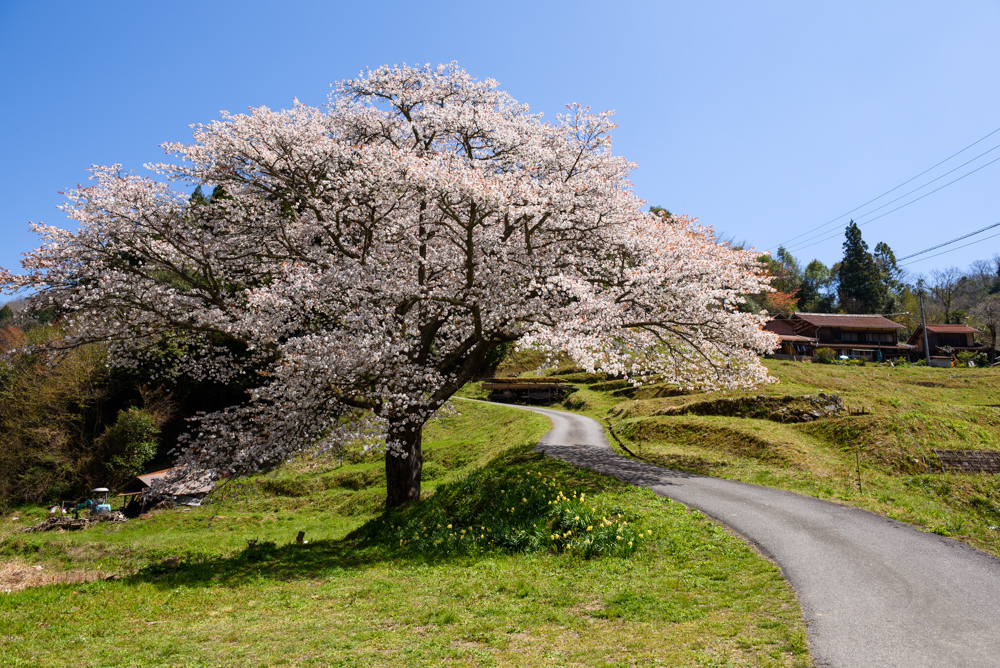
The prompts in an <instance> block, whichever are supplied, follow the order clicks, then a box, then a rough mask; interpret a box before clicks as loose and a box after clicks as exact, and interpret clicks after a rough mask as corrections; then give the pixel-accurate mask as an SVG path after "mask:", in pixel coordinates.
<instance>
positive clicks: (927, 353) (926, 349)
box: [919, 281, 931, 367]
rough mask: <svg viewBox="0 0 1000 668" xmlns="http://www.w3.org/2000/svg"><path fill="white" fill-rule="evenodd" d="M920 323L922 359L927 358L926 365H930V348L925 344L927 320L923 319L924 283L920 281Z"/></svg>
mask: <svg viewBox="0 0 1000 668" xmlns="http://www.w3.org/2000/svg"><path fill="white" fill-rule="evenodd" d="M919 294H920V325H921V329H922V330H923V333H924V359H925V360H927V366H928V367H930V365H931V349H930V346H928V345H927V320H925V319H924V283H923V281H920V292H919Z"/></svg>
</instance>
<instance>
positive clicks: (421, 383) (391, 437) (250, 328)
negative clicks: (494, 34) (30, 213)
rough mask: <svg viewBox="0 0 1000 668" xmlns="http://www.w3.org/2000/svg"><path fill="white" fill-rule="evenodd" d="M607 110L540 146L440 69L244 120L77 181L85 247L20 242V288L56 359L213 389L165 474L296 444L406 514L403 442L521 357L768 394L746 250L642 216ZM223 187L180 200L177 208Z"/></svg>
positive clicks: (9, 279) (522, 120) (392, 76)
mask: <svg viewBox="0 0 1000 668" xmlns="http://www.w3.org/2000/svg"><path fill="white" fill-rule="evenodd" d="M614 127H615V126H614V124H613V123H612V120H611V114H610V113H599V114H592V113H590V112H589V111H588V110H587V109H585V108H582V107H579V106H571V107H569V108H568V111H567V113H566V114H563V115H560V116H559V117H558V118H557V120H556V122H555V123H547V122H544V121H543V120H542V118H541V117H540V116H539V115H535V114H532V113H530V111H529V109H528V107H526V106H525V105H522V104H519V103H518V102H516V101H515V100H513V99H512V98H511V97H510V96H509V95H507V94H506V93H504V92H502V91H500V90H499V89H498V85H497V83H496V82H495V81H493V80H491V79H486V80H483V81H479V80H476V79H475V78H473V77H472V76H470V75H469V74H467V73H466V72H465V71H464V70H462V69H460V68H458V67H457V66H456V65H454V64H451V65H442V66H438V67H430V66H423V67H407V66H402V67H381V68H378V69H376V70H372V71H367V72H365V73H363V74H362V75H361V76H360V77H359V78H357V79H353V80H349V81H344V82H342V83H340V84H338V85H337V86H336V87H335V88H334V90H333V92H332V93H331V95H330V97H329V100H328V102H327V104H326V105H325V106H323V107H320V108H315V107H309V106H306V105H303V104H300V103H298V102H296V103H295V104H294V105H293V107H292V108H291V109H287V110H281V111H272V110H270V109H267V108H264V107H261V108H257V109H251V110H250V111H249V112H248V113H246V114H223V116H222V118H221V120H218V121H215V122H213V123H209V124H207V125H198V126H195V129H194V141H193V143H191V144H165V145H164V146H165V148H166V149H167V151H168V153H170V154H173V155H175V156H176V157H177V158H178V160H176V161H174V162H170V163H163V164H158V165H152V166H150V168H151V169H152V170H153V171H154V173H155V178H145V177H140V176H136V175H134V174H132V173H126V172H123V171H121V168H120V166H118V165H113V166H110V167H94V168H93V179H94V181H95V184H94V185H92V186H89V187H81V188H78V189H76V190H73V191H71V192H69V193H68V195H67V203H66V205H65V207H64V208H65V210H66V211H67V212H68V213H69V215H70V217H71V218H73V219H75V220H76V221H78V223H79V229H78V230H76V231H67V230H62V229H59V228H55V227H50V226H45V225H35V226H34V229H35V230H36V231H37V232H38V233H39V235H40V236H41V237H42V241H43V245H42V246H41V247H40V248H39V249H37V250H36V251H34V252H33V253H30V254H28V255H27V257H26V259H25V260H24V261H23V263H22V264H23V266H24V268H25V270H26V273H25V274H23V275H14V274H11V273H9V272H3V273H2V274H0V282H2V283H3V284H5V285H6V287H7V288H8V289H9V290H17V289H22V288H30V289H33V290H35V291H36V292H37V294H38V298H37V299H36V300H35V302H36V303H37V304H39V305H44V304H56V305H59V306H60V307H61V308H62V309H63V311H64V312H66V313H68V315H67V316H66V318H65V325H66V327H67V329H68V331H69V332H70V338H69V339H68V340H67V344H69V345H74V344H76V343H79V342H84V341H89V340H103V341H109V342H111V345H112V347H113V359H114V360H115V363H118V364H136V363H139V362H143V363H145V364H154V363H160V364H161V365H162V368H163V372H164V373H168V372H169V373H184V374H188V375H190V376H192V377H195V378H209V379H215V380H218V381H222V382H226V381H229V380H232V379H234V378H236V377H238V376H241V375H243V376H245V375H246V374H255V378H256V385H257V386H256V389H255V390H253V391H252V392H251V393H250V396H248V398H247V402H246V403H245V404H244V405H242V406H235V407H232V408H230V409H228V410H225V411H222V412H219V413H215V414H211V415H201V416H198V417H197V418H196V419H195V420H194V422H193V424H192V429H191V432H190V433H189V434H188V436H186V437H185V438H184V439H183V443H182V445H183V453H182V456H181V463H185V464H188V465H191V466H198V467H205V466H208V467H211V468H213V469H215V470H216V471H217V472H219V473H220V474H227V475H239V474H245V473H250V472H254V471H258V470H262V469H265V468H268V467H272V466H274V465H275V464H276V463H278V462H280V461H283V460H285V459H287V458H288V457H290V456H292V455H294V454H295V453H297V452H300V451H302V450H303V449H306V448H311V447H319V448H326V447H340V446H342V445H343V444H344V443H348V442H363V443H366V444H368V445H369V446H370V445H374V444H381V446H383V447H386V448H387V449H388V451H389V452H390V455H389V456H387V457H386V475H387V483H388V490H389V491H388V500H387V502H388V504H389V505H397V504H400V503H403V502H405V501H407V500H410V499H415V498H419V494H420V471H421V464H422V454H421V445H420V434H421V428H422V426H423V424H424V423H425V422H426V420H427V419H429V418H430V416H432V415H433V414H434V412H435V411H437V410H438V409H440V408H441V407H442V406H443V405H444V404H445V402H446V401H447V400H448V399H449V397H451V396H452V395H453V394H454V393H455V392H456V391H457V390H458V389H459V388H460V387H461V386H462V385H463V384H464V383H466V382H468V381H469V380H470V379H472V378H473V377H474V375H475V373H476V371H477V370H478V369H479V368H480V366H481V365H482V363H483V361H484V359H485V358H486V355H487V353H489V351H490V350H491V349H493V348H494V347H496V346H499V345H501V344H504V343H508V342H514V341H517V342H519V343H520V345H522V346H535V347H540V348H543V349H546V350H550V351H552V352H553V353H555V352H557V351H564V352H567V353H568V354H570V355H571V356H572V357H574V358H575V359H576V360H578V362H579V363H580V364H582V365H583V366H584V367H586V368H588V369H592V370H595V371H597V370H600V371H605V372H608V373H611V374H616V375H622V376H625V377H627V378H630V379H632V380H634V381H635V382H640V381H641V379H643V378H648V377H651V376H656V377H659V378H660V379H662V380H664V381H665V382H670V383H676V384H679V385H681V386H684V387H696V386H697V387H705V388H709V389H712V388H715V389H727V390H728V389H737V388H741V387H750V386H753V385H756V384H759V383H761V382H766V380H767V372H766V369H765V368H764V367H763V366H762V365H761V364H760V362H759V360H758V355H759V354H761V353H763V352H766V351H769V350H771V349H773V347H774V345H775V338H774V335H773V334H771V333H769V332H765V331H763V330H762V323H763V321H764V316H763V315H759V314H752V313H744V312H740V311H739V310H738V308H737V307H738V305H739V304H740V303H741V302H742V300H741V297H740V295H741V294H754V293H759V292H761V291H765V290H768V289H769V288H768V286H767V283H768V280H769V279H768V278H767V277H766V276H765V275H764V273H763V268H762V265H761V264H760V263H758V262H757V260H756V254H755V253H753V252H751V251H744V250H736V249H732V248H728V247H726V246H725V245H723V244H719V243H717V242H716V240H715V238H714V236H713V233H712V231H711V230H710V229H707V228H703V227H700V226H698V225H697V223H696V222H695V221H693V220H690V219H687V218H685V217H672V218H663V217H659V216H656V215H653V214H650V213H645V212H643V211H642V206H643V203H642V202H641V201H640V200H639V199H638V198H637V197H636V196H635V195H634V194H633V193H632V189H631V183H630V182H629V170H631V169H632V168H633V167H634V166H633V165H632V164H630V163H628V162H627V161H626V160H624V159H623V158H621V157H619V156H615V155H614V154H613V153H612V151H611V139H610V132H611V131H612V130H613V129H614ZM186 184H202V185H206V186H219V187H221V188H222V190H223V191H224V193H225V195H224V196H222V197H219V198H215V199H213V200H212V201H211V202H209V203H204V202H196V201H191V200H190V199H189V198H188V197H186V196H185V195H184V194H182V188H181V187H180V186H183V185H186Z"/></svg>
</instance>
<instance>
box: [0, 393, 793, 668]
mask: <svg viewBox="0 0 1000 668" xmlns="http://www.w3.org/2000/svg"><path fill="white" fill-rule="evenodd" d="M582 391H586V390H582ZM591 392H593V395H594V396H595V397H597V396H603V395H600V394H599V393H597V392H594V391H591ZM459 408H460V410H461V413H460V414H455V415H451V416H448V417H445V418H440V419H437V420H435V421H433V422H432V423H431V424H430V425H429V426H428V428H427V430H426V436H425V443H426V450H425V454H426V458H427V461H426V464H425V475H424V479H425V482H424V498H423V500H421V501H420V502H417V503H413V504H409V505H407V506H405V507H403V508H397V509H394V510H392V511H389V512H385V511H384V510H383V507H384V501H385V493H386V492H385V483H384V474H383V466H384V465H383V463H382V462H381V461H380V460H379V459H378V458H376V457H361V456H358V457H355V458H353V459H352V458H350V457H348V458H346V459H343V460H330V459H312V458H304V459H301V460H299V461H296V462H294V463H291V464H289V465H286V466H285V467H282V468H281V469H279V470H278V471H276V472H275V473H273V474H271V475H268V476H262V477H259V478H256V479H251V480H249V481H247V482H246V483H244V484H241V485H239V486H237V485H235V484H231V485H227V486H224V487H223V488H222V489H221V490H220V491H219V492H218V493H217V494H216V497H215V498H214V499H213V502H212V503H210V504H206V505H204V506H202V507H201V508H196V509H190V510H188V509H179V510H174V509H170V510H162V511H156V512H153V513H151V514H150V515H148V516H144V517H142V518H140V519H138V520H134V521H130V522H128V523H124V524H114V525H97V526H95V527H92V528H90V529H87V530H84V531H80V532H73V533H63V534H58V533H44V534H26V533H20V532H19V527H21V526H24V525H28V524H31V523H34V522H36V521H39V520H41V519H42V518H43V517H44V516H45V512H46V511H45V509H44V508H41V507H38V506H20V507H17V508H14V509H13V513H7V514H6V515H5V516H4V517H3V519H2V521H0V561H3V562H4V563H5V564H7V565H8V567H7V569H6V570H0V577H7V578H8V579H7V580H6V581H4V582H3V583H2V584H0V617H2V619H3V620H4V626H3V630H2V631H0V664H2V665H9V666H51V665H69V664H79V665H148V666H175V665H197V666H241V665H254V666H256V665H357V666H362V665H364V666H368V665H417V666H419V665H428V666H437V665H479V666H488V665H519V666H543V665H596V666H619V665H669V666H679V665H685V666H687V665H692V666H804V665H808V664H809V654H808V647H807V643H806V636H805V627H804V623H803V621H802V617H801V612H800V610H799V607H798V604H797V603H796V601H795V598H794V594H793V592H792V590H791V588H790V587H789V585H788V584H787V583H786V582H785V581H784V580H783V579H782V577H781V574H780V572H779V570H778V569H777V567H775V566H774V565H773V564H770V563H769V562H767V561H765V560H764V559H762V558H761V557H760V556H759V555H757V554H756V553H755V552H753V550H751V549H750V548H749V547H748V546H747V545H746V544H745V543H744V542H743V541H741V540H739V539H737V538H735V537H733V536H732V535H730V534H729V533H727V532H726V531H725V530H724V529H722V528H721V527H719V526H718V525H716V524H714V523H712V522H709V521H707V520H706V519H705V518H704V517H703V516H701V515H700V514H699V513H696V512H690V511H688V510H686V509H685V508H684V507H683V506H681V505H680V504H677V503H673V502H670V501H668V500H666V499H662V498H659V497H657V496H655V495H654V494H652V493H651V492H649V491H647V490H642V489H638V488H634V487H631V486H628V485H625V484H623V483H620V482H618V481H616V480H614V479H611V478H607V477H604V476H599V475H596V474H593V473H590V472H587V471H581V470H577V469H574V468H572V467H570V466H568V465H566V464H564V463H562V462H558V461H555V460H551V459H548V458H545V457H543V456H542V455H540V454H538V453H536V452H534V450H533V445H534V444H535V443H537V442H538V440H539V438H540V437H541V435H542V434H544V432H545V431H547V430H548V428H549V424H548V421H547V420H545V419H544V418H542V417H541V416H537V415H533V414H529V413H525V412H521V411H514V410H511V409H508V408H504V407H498V406H488V405H481V404H467V403H465V402H462V404H461V405H460V406H459ZM14 516H16V517H18V520H17V521H13V520H12V517H14ZM299 531H304V532H305V540H306V541H308V542H303V543H301V544H299V543H297V542H296V535H297V533H298V532H299ZM629 543H631V545H629ZM35 566H41V568H40V569H37V568H34V567H35ZM26 571H30V572H33V573H34V575H32V574H31V573H30V572H29V573H28V574H27V575H25V573H26ZM15 574H19V575H17V577H20V578H21V580H19V581H15ZM32 577H34V578H35V579H34V580H33V581H29V580H30V579H31V578H32ZM94 577H96V578H99V579H97V580H96V581H93V582H86V580H88V579H90V578H94ZM107 578H111V579H107ZM60 583H61V584H60ZM25 584H44V585H45V586H40V587H30V586H29V587H26V586H24V585H25ZM8 588H9V589H11V592H10V593H9V594H7V593H3V592H4V590H5V589H8Z"/></svg>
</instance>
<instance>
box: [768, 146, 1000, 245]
mask: <svg viewBox="0 0 1000 668" xmlns="http://www.w3.org/2000/svg"><path fill="white" fill-rule="evenodd" d="M998 132H1000V128H997V129H996V130H994V131H993V132H991V133H989V134H987V135H985V136H983V137H980V138H979V139H977V140H976V141H974V142H972V143H971V144H969V145H968V146H966V147H965V148H963V149H962V150H961V151H958V152H956V153H952V154H951V155H949V156H948V157H947V158H945V159H944V160H942V161H941V162H938V163H937V164H935V165H932V166H931V167H928V168H927V169H925V170H924V171H922V172H920V173H919V174H917V175H916V176H914V177H911V178H909V179H907V180H905V181H903V182H902V183H900V184H899V185H898V186H896V187H894V188H890V189H889V190H886V191H885V192H884V193H882V194H881V195H879V196H878V197H874V198H872V199H870V200H868V201H867V202H865V203H864V204H862V205H860V206H856V207H854V208H853V209H851V210H850V211H847V212H845V213H842V214H840V215H839V216H837V217H836V218H831V219H830V220H828V221H826V222H825V223H823V224H822V225H817V226H816V227H813V228H812V229H809V230H806V231H805V232H803V233H802V234H799V235H798V236H794V237H792V238H791V239H786V240H785V241H782V242H781V243H779V244H775V245H774V246H771V248H770V249H769V250H773V249H776V248H777V247H778V246H783V245H784V244H787V243H788V242H790V241H795V240H796V239H798V238H800V237H803V236H805V235H807V234H810V233H811V232H815V231H816V230H818V229H821V228H824V227H826V226H827V225H829V224H830V223H835V222H837V221H838V220H840V219H841V218H843V217H844V216H849V215H850V214H852V213H854V212H855V211H857V210H858V209H862V208H864V207H866V206H868V205H869V204H871V203H872V202H875V201H876V200H880V199H882V198H883V197H885V196H886V195H888V194H889V193H891V192H894V191H896V190H899V189H900V188H902V187H903V186H905V185H906V184H907V183H910V182H911V181H914V180H915V179H918V178H920V177H921V176H923V175H924V174H926V173H927V172H929V171H931V170H933V169H935V168H936V167H940V166H941V165H943V164H944V163H946V162H948V161H949V160H951V159H952V158H954V157H955V156H956V155H959V154H961V153H965V152H966V151H968V150H969V149H970V148H972V147H973V146H975V145H976V144H978V143H980V142H982V141H983V140H985V139H988V138H990V137H992V136H993V135H995V134H996V133H998ZM991 150H992V149H991ZM973 159H975V158H973Z"/></svg>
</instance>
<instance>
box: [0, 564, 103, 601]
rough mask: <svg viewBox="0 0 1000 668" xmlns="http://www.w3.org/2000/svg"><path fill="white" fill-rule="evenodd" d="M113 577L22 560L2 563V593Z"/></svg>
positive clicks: (0, 569) (95, 572)
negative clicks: (59, 568) (55, 567)
mask: <svg viewBox="0 0 1000 668" xmlns="http://www.w3.org/2000/svg"><path fill="white" fill-rule="evenodd" d="M110 575H111V573H105V572H103V571H91V570H81V569H76V570H71V571H62V570H55V569H53V568H52V567H51V566H50V565H47V564H46V565H44V566H43V565H41V564H32V563H30V562H27V561H23V560H21V559H8V560H5V561H3V562H0V592H3V593H11V592H15V591H21V590H22V589H27V588H28V587H43V586H45V585H53V584H80V583H81V582H93V581H94V580H102V579H104V578H107V577H109V576H110Z"/></svg>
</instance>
